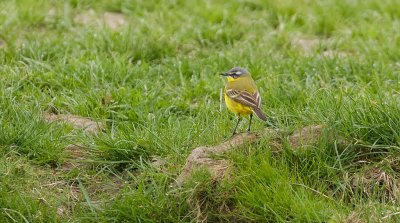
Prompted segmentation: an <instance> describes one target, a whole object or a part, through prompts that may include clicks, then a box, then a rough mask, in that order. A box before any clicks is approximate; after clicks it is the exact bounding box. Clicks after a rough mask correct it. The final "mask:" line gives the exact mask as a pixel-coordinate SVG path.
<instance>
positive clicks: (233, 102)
mask: <svg viewBox="0 0 400 223" xmlns="http://www.w3.org/2000/svg"><path fill="white" fill-rule="evenodd" d="M221 75H223V76H225V77H227V79H228V82H227V83H226V85H225V103H226V106H227V107H228V109H229V110H230V111H232V112H234V113H235V114H236V115H237V116H238V121H237V123H236V126H235V129H234V130H233V135H235V133H236V128H237V127H238V125H239V122H240V118H241V116H245V115H250V121H249V128H247V132H250V126H251V119H252V118H253V112H254V113H255V114H256V115H257V117H258V118H260V119H261V120H263V121H267V117H266V116H265V115H264V113H263V112H262V111H261V97H260V94H259V93H258V90H257V86H256V83H255V82H254V80H253V78H252V77H251V75H250V73H249V72H247V70H245V69H243V68H241V67H234V68H232V69H230V70H229V71H228V72H226V73H223V74H221Z"/></svg>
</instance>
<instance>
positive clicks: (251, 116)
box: [247, 114, 253, 132]
mask: <svg viewBox="0 0 400 223" xmlns="http://www.w3.org/2000/svg"><path fill="white" fill-rule="evenodd" d="M252 118H253V114H250V122H249V128H248V129H247V132H250V126H251V119H252Z"/></svg>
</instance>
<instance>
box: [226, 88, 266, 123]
mask: <svg viewBox="0 0 400 223" xmlns="http://www.w3.org/2000/svg"><path fill="white" fill-rule="evenodd" d="M226 95H228V97H229V98H231V99H232V100H234V101H236V102H238V103H240V104H242V105H246V106H249V107H250V108H252V110H253V112H254V113H255V114H256V115H257V117H258V118H260V119H261V120H263V121H266V120H267V117H266V116H265V115H264V113H263V112H262V111H261V109H260V107H261V97H260V94H259V93H258V91H256V92H255V93H253V94H251V93H249V92H247V91H238V90H234V89H227V90H226Z"/></svg>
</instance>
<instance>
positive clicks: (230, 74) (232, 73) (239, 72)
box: [220, 67, 250, 81]
mask: <svg viewBox="0 0 400 223" xmlns="http://www.w3.org/2000/svg"><path fill="white" fill-rule="evenodd" d="M220 75H222V76H225V77H227V78H228V81H230V80H232V81H233V80H235V79H237V78H239V77H244V76H250V73H249V72H248V71H247V70H246V69H244V68H241V67H234V68H232V69H230V70H228V71H227V72H225V73H222V74H220Z"/></svg>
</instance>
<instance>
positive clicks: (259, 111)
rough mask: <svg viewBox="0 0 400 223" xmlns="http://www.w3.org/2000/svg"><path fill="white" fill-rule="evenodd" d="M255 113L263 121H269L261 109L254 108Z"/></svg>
mask: <svg viewBox="0 0 400 223" xmlns="http://www.w3.org/2000/svg"><path fill="white" fill-rule="evenodd" d="M253 112H254V113H256V115H257V117H258V118H259V119H261V120H263V121H267V117H266V116H265V115H264V113H263V112H262V111H261V109H259V108H253Z"/></svg>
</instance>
